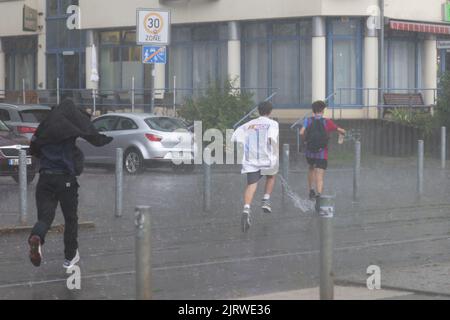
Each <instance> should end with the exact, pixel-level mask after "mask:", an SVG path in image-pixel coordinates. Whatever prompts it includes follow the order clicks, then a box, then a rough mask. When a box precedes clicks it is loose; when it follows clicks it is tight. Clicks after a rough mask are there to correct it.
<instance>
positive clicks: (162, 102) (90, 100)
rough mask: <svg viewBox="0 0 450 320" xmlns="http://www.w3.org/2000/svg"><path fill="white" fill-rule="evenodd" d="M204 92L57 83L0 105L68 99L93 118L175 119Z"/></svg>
mask: <svg viewBox="0 0 450 320" xmlns="http://www.w3.org/2000/svg"><path fill="white" fill-rule="evenodd" d="M208 90H210V88H194V89H193V88H155V89H145V88H136V87H135V82H134V81H132V83H131V88H119V89H60V88H59V81H57V86H56V89H48V90H27V89H26V88H25V86H24V87H23V88H22V90H20V91H19V90H16V91H10V90H8V91H0V102H2V101H4V102H8V103H12V104H41V105H48V106H56V105H58V104H59V103H60V102H61V100H62V99H63V98H65V97H69V98H71V99H73V100H74V102H75V103H76V104H77V105H80V106H83V107H85V108H86V109H88V110H89V111H90V112H93V114H98V113H100V114H103V113H107V112H117V111H125V112H136V111H148V112H153V113H156V114H161V115H176V114H177V110H178V109H179V108H180V107H181V106H183V105H184V104H185V102H186V99H188V98H196V97H199V96H202V95H203V94H204V93H206V92H207V91H208ZM219 90H226V89H225V88H219ZM271 91H273V89H272V88H249V87H240V88H230V92H243V93H252V94H253V96H254V97H253V98H254V100H257V99H258V97H261V96H264V95H266V94H267V92H271Z"/></svg>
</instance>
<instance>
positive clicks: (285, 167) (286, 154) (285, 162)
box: [281, 144, 289, 203]
mask: <svg viewBox="0 0 450 320" xmlns="http://www.w3.org/2000/svg"><path fill="white" fill-rule="evenodd" d="M281 170H282V171H281V175H282V176H283V179H284V181H285V182H286V183H289V144H283V162H282V168H281ZM285 195H286V190H285V187H283V188H282V197H283V203H284V200H285Z"/></svg>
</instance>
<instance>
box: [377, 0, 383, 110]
mask: <svg viewBox="0 0 450 320" xmlns="http://www.w3.org/2000/svg"><path fill="white" fill-rule="evenodd" d="M379 6H380V32H379V33H378V35H379V43H380V45H379V48H380V51H379V55H378V57H379V62H378V66H379V67H378V68H379V72H378V84H379V85H378V87H379V88H380V89H384V88H385V83H384V82H385V81H384V78H385V74H384V73H385V72H384V63H385V58H384V0H379ZM378 92H379V96H378V104H379V105H383V104H384V100H383V90H379V91H378ZM382 117H383V110H382V109H379V110H378V118H379V119H381V118H382Z"/></svg>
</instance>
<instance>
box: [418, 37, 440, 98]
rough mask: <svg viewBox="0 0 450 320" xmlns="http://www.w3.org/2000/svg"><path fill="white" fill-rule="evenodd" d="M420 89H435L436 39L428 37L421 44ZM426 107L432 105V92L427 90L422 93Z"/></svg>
mask: <svg viewBox="0 0 450 320" xmlns="http://www.w3.org/2000/svg"><path fill="white" fill-rule="evenodd" d="M422 87H423V88H427V89H435V88H436V87H437V48H436V37H435V36H433V35H429V36H428V37H427V38H426V39H425V40H424V42H423V55H422ZM423 98H424V102H425V104H426V105H432V104H434V102H435V101H434V98H435V97H434V92H433V91H431V90H427V91H424V92H423Z"/></svg>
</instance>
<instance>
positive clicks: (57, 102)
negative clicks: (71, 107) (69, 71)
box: [56, 78, 61, 106]
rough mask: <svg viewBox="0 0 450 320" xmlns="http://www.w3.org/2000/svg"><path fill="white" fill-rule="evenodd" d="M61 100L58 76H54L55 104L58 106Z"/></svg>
mask: <svg viewBox="0 0 450 320" xmlns="http://www.w3.org/2000/svg"><path fill="white" fill-rule="evenodd" d="M60 102H61V94H60V90H59V78H56V104H57V105H58V106H59V104H60Z"/></svg>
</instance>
